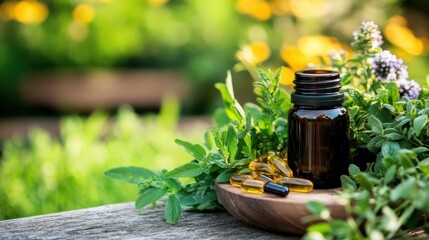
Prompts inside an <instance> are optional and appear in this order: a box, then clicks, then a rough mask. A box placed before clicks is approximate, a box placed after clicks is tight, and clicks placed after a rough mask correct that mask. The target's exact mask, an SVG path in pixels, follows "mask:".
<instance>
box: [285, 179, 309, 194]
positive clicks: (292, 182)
mask: <svg viewBox="0 0 429 240" xmlns="http://www.w3.org/2000/svg"><path fill="white" fill-rule="evenodd" d="M278 183H279V184H281V185H283V186H287V187H288V188H289V190H291V191H293V192H310V191H311V190H313V183H312V182H311V181H310V180H307V179H303V178H293V177H292V178H289V177H283V178H282V179H281V180H280V181H279V182H278Z"/></svg>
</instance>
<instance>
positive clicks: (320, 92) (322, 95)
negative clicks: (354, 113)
mask: <svg viewBox="0 0 429 240" xmlns="http://www.w3.org/2000/svg"><path fill="white" fill-rule="evenodd" d="M340 82H341V78H340V74H339V72H336V71H330V70H304V71H299V72H296V73H295V81H294V83H295V92H293V93H292V95H291V101H292V103H294V104H295V105H299V106H309V107H320V108H332V107H333V106H341V105H342V103H343V99H344V94H343V93H341V92H340V89H341V83H340Z"/></svg>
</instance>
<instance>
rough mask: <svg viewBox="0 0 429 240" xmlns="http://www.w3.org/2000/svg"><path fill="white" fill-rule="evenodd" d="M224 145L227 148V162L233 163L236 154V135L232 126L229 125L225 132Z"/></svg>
mask: <svg viewBox="0 0 429 240" xmlns="http://www.w3.org/2000/svg"><path fill="white" fill-rule="evenodd" d="M225 142H226V145H227V146H228V152H229V159H228V160H229V162H233V161H234V160H235V154H236V153H237V149H238V147H237V144H238V140H237V133H236V132H235V129H234V127H233V126H232V125H229V127H228V131H227V132H226V140H225Z"/></svg>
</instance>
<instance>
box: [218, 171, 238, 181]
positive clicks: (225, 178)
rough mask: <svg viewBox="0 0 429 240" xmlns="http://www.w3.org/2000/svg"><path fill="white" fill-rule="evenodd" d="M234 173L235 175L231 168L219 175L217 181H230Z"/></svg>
mask: <svg viewBox="0 0 429 240" xmlns="http://www.w3.org/2000/svg"><path fill="white" fill-rule="evenodd" d="M232 175H234V172H233V171H231V170H227V171H223V172H222V173H221V174H219V176H217V178H216V181H217V182H218V183H228V182H229V179H230V178H231V177H232Z"/></svg>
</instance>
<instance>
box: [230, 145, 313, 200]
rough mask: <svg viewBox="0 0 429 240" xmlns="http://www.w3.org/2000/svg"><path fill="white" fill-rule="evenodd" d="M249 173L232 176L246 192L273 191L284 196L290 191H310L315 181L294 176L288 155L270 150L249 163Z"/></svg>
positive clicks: (231, 179)
mask: <svg viewBox="0 0 429 240" xmlns="http://www.w3.org/2000/svg"><path fill="white" fill-rule="evenodd" d="M249 169H250V170H251V172H250V173H248V174H235V175H233V176H232V177H231V178H230V183H231V185H232V186H235V187H240V188H241V189H242V190H243V191H244V192H248V193H256V194H262V193H264V192H271V193H274V194H277V195H281V196H283V197H285V196H287V194H288V193H289V191H294V192H310V191H311V190H313V183H312V182H311V181H310V180H307V179H303V178H295V177H293V172H292V169H291V168H290V167H289V165H288V162H287V155H286V154H284V153H280V154H276V153H275V152H268V153H267V154H264V155H262V156H260V157H259V158H258V159H255V160H253V161H251V162H250V163H249Z"/></svg>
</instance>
